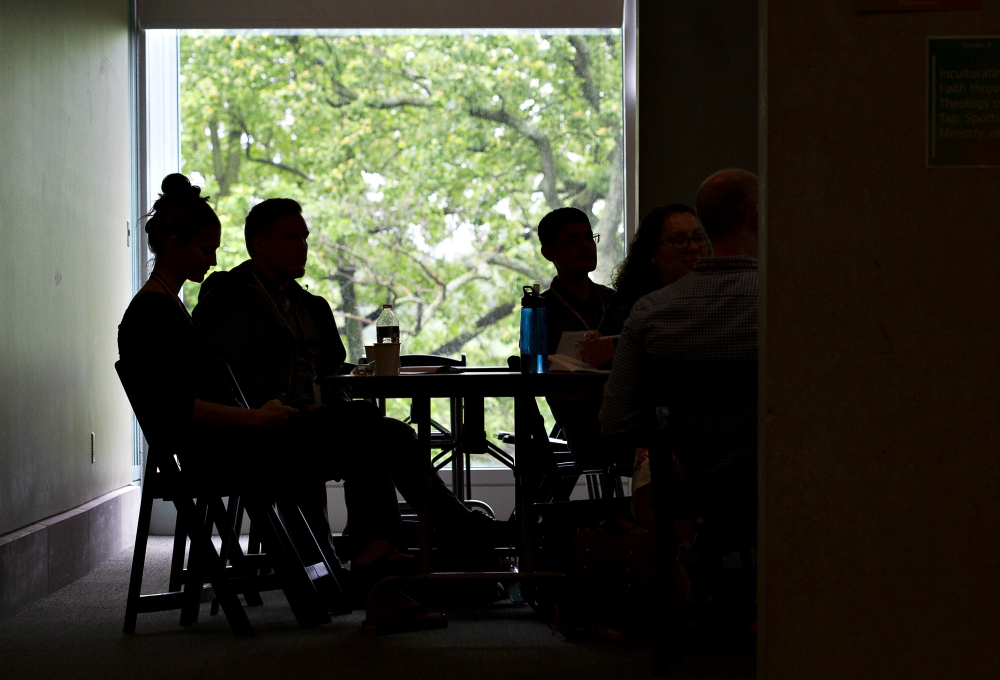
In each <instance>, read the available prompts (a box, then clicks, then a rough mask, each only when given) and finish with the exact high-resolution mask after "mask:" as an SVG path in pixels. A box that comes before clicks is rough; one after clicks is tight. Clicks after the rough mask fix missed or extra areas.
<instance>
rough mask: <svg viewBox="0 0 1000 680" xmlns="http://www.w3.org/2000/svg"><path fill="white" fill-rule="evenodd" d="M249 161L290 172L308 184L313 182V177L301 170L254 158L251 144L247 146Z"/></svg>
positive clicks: (265, 159)
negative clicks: (251, 153)
mask: <svg viewBox="0 0 1000 680" xmlns="http://www.w3.org/2000/svg"><path fill="white" fill-rule="evenodd" d="M247 160H248V161H253V162H254V163H262V164H264V165H270V166H272V167H275V168H278V169H279V170H284V171H285V172H290V173H291V174H293V175H297V176H299V177H301V178H302V179H304V180H306V181H307V182H309V181H312V177H310V176H309V175H307V174H306V173H304V172H302V171H301V170H298V169H296V168H293V167H291V166H290V165H285V164H284V163H277V162H275V161H272V160H269V159H267V158H254V157H253V156H251V155H250V145H249V144H247Z"/></svg>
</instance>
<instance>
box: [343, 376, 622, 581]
mask: <svg viewBox="0 0 1000 680" xmlns="http://www.w3.org/2000/svg"><path fill="white" fill-rule="evenodd" d="M607 378H608V374H607V373H597V372H586V373H584V372H581V373H544V374H521V373H515V372H513V371H501V370H496V371H492V370H486V371H483V370H475V369H473V370H461V369H456V370H455V372H454V373H452V372H449V373H434V374H412V373H411V374H405V375H399V376H370V377H356V376H335V377H330V378H326V379H324V384H325V385H326V384H328V385H330V386H331V387H338V388H350V389H351V390H352V393H353V394H354V397H355V398H387V399H410V400H412V410H411V412H412V414H413V421H414V423H415V424H416V426H417V439H418V441H419V442H420V446H421V448H422V449H423V450H424V451H426V454H425V455H423V456H421V460H422V465H421V485H420V489H421V497H420V505H421V507H420V508H418V515H419V519H420V562H421V571H422V573H423V574H425V575H426V574H429V573H430V559H431V550H430V548H431V522H430V516H429V505H430V499H429V495H430V493H429V489H430V475H431V468H432V465H431V445H430V437H431V426H430V419H431V399H434V398H453V397H513V398H514V433H515V435H516V439H517V442H516V444H515V445H514V457H515V458H514V461H515V464H514V475H515V478H517V479H519V480H520V484H518V487H519V493H518V497H517V498H516V499H515V507H516V508H517V517H518V518H519V520H520V523H521V535H522V543H521V563H520V568H519V571H520V573H521V574H529V575H530V574H531V573H532V572H533V571H534V567H535V565H534V559H535V555H534V548H535V524H536V523H537V517H536V516H535V509H534V498H533V496H532V494H533V491H534V489H535V488H537V486H538V484H537V469H538V462H539V460H538V459H539V456H542V455H546V454H548V453H549V451H550V450H549V442H548V435H547V434H546V432H545V424H544V422H543V421H542V416H541V414H540V413H539V412H538V407H537V405H536V404H535V397H541V396H581V395H593V394H599V393H600V392H601V389H602V387H603V385H604V383H605V381H606V380H607Z"/></svg>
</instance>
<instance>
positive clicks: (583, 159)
mask: <svg viewBox="0 0 1000 680" xmlns="http://www.w3.org/2000/svg"><path fill="white" fill-rule="evenodd" d="M148 33H149V34H150V35H151V36H152V35H153V34H171V35H176V33H175V32H173V31H149V32H148ZM178 51H179V58H178V62H179V75H178V78H179V93H180V105H179V128H180V169H181V171H182V172H184V173H185V174H187V175H189V176H190V177H191V178H192V179H193V181H195V183H197V184H201V185H203V186H204V188H205V193H207V194H208V195H210V196H211V197H212V203H213V205H214V207H215V209H216V211H217V212H218V214H219V217H220V219H221V221H222V224H223V239H222V248H221V250H220V253H219V267H220V268H221V269H229V268H231V267H232V266H234V265H236V264H238V263H239V262H241V261H243V260H244V259H246V257H247V254H246V249H245V246H244V242H243V234H242V226H243V221H244V217H245V215H246V213H247V212H248V211H249V209H250V208H251V207H252V206H253V205H254V204H256V203H257V202H259V201H261V200H263V199H265V198H270V197H277V196H286V197H292V198H295V199H296V200H298V201H299V202H300V203H302V205H303V208H304V215H305V217H306V220H307V222H308V224H309V226H310V229H311V231H312V236H311V237H310V244H311V245H310V260H309V265H308V269H307V273H306V277H305V278H304V279H303V280H302V281H301V283H303V284H304V285H306V286H307V287H308V288H309V290H310V291H311V292H314V293H317V294H320V295H322V296H323V297H325V298H326V299H327V300H328V301H329V302H330V304H331V307H332V308H333V310H334V314H335V315H336V317H337V322H338V325H339V327H340V329H341V333H342V336H343V340H344V344H345V346H346V347H347V349H348V360H349V361H356V360H357V358H358V356H360V355H362V354H363V353H364V349H363V346H364V344H366V343H370V342H372V341H373V340H374V321H375V318H376V317H377V316H378V313H379V311H380V310H381V305H382V304H383V303H392V304H393V306H394V310H395V312H396V314H397V316H398V317H399V318H400V325H401V341H402V343H403V351H404V352H405V353H426V354H446V355H457V354H458V353H460V352H464V353H466V354H467V355H468V357H469V362H470V363H471V364H474V365H504V364H505V362H506V358H507V357H508V356H509V355H511V354H516V353H517V340H518V302H519V299H520V290H521V286H522V285H524V284H530V283H534V282H538V283H541V284H542V287H543V288H545V287H547V285H548V282H549V280H550V279H551V278H552V276H554V274H555V272H554V270H553V268H552V267H551V265H550V264H549V263H548V262H547V261H545V260H544V259H543V258H542V257H541V255H540V254H539V252H538V251H539V244H538V241H537V236H536V234H535V231H534V230H535V227H536V225H537V223H538V220H539V219H540V218H541V217H542V216H543V215H544V214H545V213H546V212H548V211H549V210H551V209H553V208H555V207H559V206H563V205H573V206H576V207H578V208H580V209H582V210H584V211H585V212H587V213H588V214H589V215H590V216H591V221H592V224H593V226H594V231H595V233H598V234H600V243H599V258H598V260H599V265H598V270H597V272H595V274H594V276H593V278H594V279H595V280H597V281H598V282H602V283H603V282H607V281H608V280H609V279H610V276H611V274H612V270H613V267H614V266H615V265H616V264H617V263H618V262H620V260H621V259H622V257H623V254H624V249H625V228H624V224H625V222H624V219H623V215H624V211H625V205H624V204H625V197H626V195H627V192H626V188H625V172H624V158H625V142H624V139H625V128H624V125H623V120H624V115H623V114H624V104H623V76H622V73H623V55H622V36H621V31H620V30H619V29H594V30H572V31H568V30H552V29H548V30H545V31H531V30H516V31H515V30H504V31H499V30H489V31H483V30H476V31H460V30H378V31H376V30H371V31H356V30H353V31H350V30H309V31H241V32H233V31H182V32H180V37H179V49H178ZM172 63H177V62H172ZM150 133H151V136H150V139H153V138H155V134H153V133H154V131H152V130H151V131H150ZM151 174H153V173H152V171H151ZM159 177H162V174H160V175H159V176H158V177H150V179H151V180H152V181H153V182H158V178H159ZM152 195H155V194H152ZM197 292H198V290H197V286H196V285H193V284H191V283H189V284H188V285H187V286H186V288H185V291H184V296H185V299H186V301H187V303H188V304H189V305H190V306H193V305H194V303H195V302H196V300H197ZM492 401H493V402H494V403H491V404H488V406H487V408H488V410H489V412H488V413H487V432H488V433H489V434H493V433H495V432H496V431H497V430H498V429H509V425H510V423H511V420H512V418H511V413H510V411H511V406H510V405H509V404H507V403H506V401H507V400H492ZM436 406H438V405H436ZM440 407H441V411H442V413H441V415H442V417H444V414H445V412H446V411H445V408H446V406H445V405H444V404H441V405H440ZM435 410H436V411H437V408H436V409H435ZM390 414H391V415H396V416H402V415H405V412H404V407H403V405H402V404H398V405H395V406H394V407H390ZM546 415H548V414H546Z"/></svg>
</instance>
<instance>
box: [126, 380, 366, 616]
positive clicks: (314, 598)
mask: <svg viewBox="0 0 1000 680" xmlns="http://www.w3.org/2000/svg"><path fill="white" fill-rule="evenodd" d="M115 370H116V371H117V372H118V376H119V379H120V380H121V383H122V386H123V387H124V388H125V393H126V395H127V396H128V398H129V401H130V402H131V404H132V407H133V410H134V411H135V414H136V418H137V419H138V420H139V424H140V426H142V424H143V423H144V422H145V423H147V424H148V422H149V420H148V415H149V414H148V413H147V412H146V410H145V408H144V401H143V400H142V398H141V395H142V389H141V386H140V383H139V381H138V379H137V377H136V376H135V375H134V374H133V373H132V372H131V371H129V370H128V369H127V368H126V366H125V365H124V364H123V362H121V361H119V362H116V363H115ZM144 432H146V433H149V434H152V430H150V429H144ZM236 491H237V490H236V489H233V488H224V487H222V486H220V485H214V484H211V483H208V482H200V483H199V482H198V481H196V480H191V479H190V475H185V474H184V473H183V472H182V470H181V466H180V464H179V462H178V459H177V456H176V454H175V453H171V452H170V451H168V450H167V449H166V448H164V447H162V446H160V445H159V444H158V442H157V441H156V439H155V436H154V438H153V441H151V442H150V447H149V454H148V457H147V461H146V474H145V476H144V483H143V487H142V495H141V499H140V505H139V522H138V526H137V529H136V541H135V550H134V554H133V558H132V572H131V577H130V580H129V592H128V599H127V602H126V608H125V625H124V631H125V632H126V633H133V632H135V627H136V619H137V617H138V614H140V613H147V612H154V611H167V610H174V609H180V610H181V624H182V625H190V624H192V623H194V622H196V621H197V618H198V610H199V607H200V605H201V603H202V602H205V601H207V600H212V601H213V605H212V610H213V613H215V612H217V611H218V608H219V607H221V608H222V611H223V613H224V614H225V615H226V619H227V620H228V621H229V624H230V626H231V628H232V629H233V632H234V633H236V634H238V635H251V634H252V633H253V628H252V626H251V625H250V621H249V619H248V618H247V615H246V612H245V611H244V609H243V607H242V605H241V604H240V601H239V598H238V597H237V593H242V594H243V596H244V599H245V600H246V601H247V604H248V605H255V604H260V602H261V601H260V596H259V591H260V590H269V589H275V588H281V589H282V590H283V591H284V593H285V596H286V598H287V599H288V602H289V605H290V606H291V608H292V611H293V613H294V615H295V618H296V620H297V621H298V623H299V624H300V625H303V626H312V625H319V624H322V623H327V622H329V621H330V616H329V614H328V613H327V610H328V609H330V610H332V611H337V612H343V611H349V609H350V608H349V605H348V603H347V600H346V598H345V597H344V595H343V592H342V591H341V590H340V587H339V584H337V582H336V578H335V577H334V575H333V573H332V571H331V569H330V567H329V565H328V564H326V562H325V561H324V560H323V558H322V553H321V552H320V550H319V547H318V546H317V545H313V546H310V545H308V544H307V545H304V546H302V545H300V546H299V547H298V549H297V547H296V546H295V545H294V544H293V543H292V541H291V539H290V537H289V535H288V526H289V525H291V526H294V527H296V528H297V529H299V532H300V534H302V533H303V530H302V529H301V527H302V526H304V527H305V529H304V532H308V531H309V530H308V525H306V524H305V520H304V518H303V517H302V515H301V511H299V510H298V508H297V506H295V505H294V503H290V502H288V501H284V502H280V503H275V502H274V500H273V499H271V498H268V497H266V496H264V495H263V494H261V493H260V492H255V493H247V494H243V495H239V494H237V493H236ZM224 495H228V496H229V502H230V506H229V508H228V509H227V508H226V507H225V505H224V504H223V502H222V496H224ZM157 498H162V499H164V500H171V501H173V503H174V506H175V507H176V508H177V524H176V530H175V535H174V546H173V554H172V557H171V569H170V580H169V585H168V591H167V592H164V593H157V594H155V595H142V594H141V589H142V577H143V570H144V565H145V557H146V547H147V543H148V537H149V521H150V516H151V514H152V506H153V501H154V500H155V499H157ZM195 499H197V502H195ZM276 506H277V508H276ZM279 511H280V512H281V514H280V515H279ZM244 512H246V514H247V515H248V516H249V517H250V518H251V521H252V522H253V520H254V518H256V523H255V528H254V530H255V533H256V534H257V537H258V538H259V543H260V545H262V546H263V547H265V548H266V549H267V552H265V553H260V554H257V555H245V554H244V553H243V551H242V549H241V547H240V545H239V530H240V526H241V524H242V517H243V513H244ZM299 523H301V524H299ZM213 525H214V526H215V527H216V528H218V530H219V535H220V537H221V539H222V554H221V556H220V553H219V551H217V550H216V548H215V545H214V543H213V542H212V536H211V533H212V527H213ZM188 539H190V541H191V549H190V553H189V555H188V564H187V567H186V568H185V567H184V553H185V547H186V543H187V540H188ZM300 550H301V551H302V552H303V554H302V555H300ZM302 557H306V561H305V562H303V560H302ZM227 561H229V562H231V565H229V566H227V565H226V562H227ZM306 564H307V565H308V566H304V565H306ZM272 570H273V572H274V573H273V574H272V573H270V572H271V571H272ZM205 583H209V584H210V589H208V588H205V587H204V585H205ZM182 586H183V589H182Z"/></svg>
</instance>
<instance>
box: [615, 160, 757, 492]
mask: <svg viewBox="0 0 1000 680" xmlns="http://www.w3.org/2000/svg"><path fill="white" fill-rule="evenodd" d="M757 191H758V189H757V176H756V175H754V174H752V173H750V172H747V171H745V170H735V169H729V170H722V171H720V172H717V173H715V174H714V175H712V176H711V177H709V178H708V179H706V180H705V182H704V183H703V184H702V185H701V188H700V189H699V190H698V198H697V210H698V219H699V220H700V221H701V224H702V226H703V227H704V229H705V232H706V233H707V234H708V236H709V239H711V242H712V247H713V249H714V254H713V257H709V258H705V259H702V260H699V261H698V263H697V264H696V265H695V267H694V271H693V272H692V273H691V274H688V275H687V276H684V277H681V278H680V279H678V280H677V281H676V282H674V283H672V284H671V285H669V286H666V287H664V288H662V289H660V290H658V291H656V292H654V293H650V294H649V295H647V296H645V297H643V298H640V299H639V301H638V302H636V304H635V306H634V307H633V308H632V313H631V315H630V316H629V319H628V321H627V322H626V323H625V327H624V329H623V330H622V336H621V339H620V340H619V342H618V349H617V351H616V353H615V360H614V364H613V366H612V368H611V376H610V377H609V379H608V382H607V385H606V387H605V393H604V403H603V406H602V407H601V416H600V419H601V426H602V429H603V431H604V432H605V433H606V434H608V435H614V436H616V437H621V438H635V437H637V436H641V435H642V434H644V433H646V432H648V431H649V429H650V428H652V427H655V421H654V418H653V409H652V405H650V404H648V403H645V402H644V401H643V394H642V391H641V390H640V389H639V387H640V386H641V385H642V384H643V377H644V376H645V375H649V374H650V373H651V372H652V371H655V370H656V369H657V367H660V366H664V365H666V364H668V363H669V362H672V361H708V360H754V361H755V360H756V359H757V231H758V210H759V209H758V199H757ZM733 418H734V416H733V414H728V415H727V418H726V420H725V422H724V423H721V422H719V421H718V419H715V420H713V416H712V414H711V413H706V414H704V418H703V419H702V421H703V422H700V425H699V427H698V432H699V433H700V435H699V441H698V444H699V446H698V460H696V461H682V462H684V463H685V465H690V466H691V467H692V469H690V472H691V473H692V474H699V475H701V476H702V479H703V480H704V481H706V482H713V481H714V482H718V483H723V484H734V485H743V486H750V485H753V484H754V480H755V479H756V469H757V464H756V438H755V437H754V436H748V435H752V433H753V432H756V422H757V420H756V409H754V410H753V412H750V410H749V409H747V412H746V413H743V412H742V411H741V412H739V413H737V414H736V415H735V419H736V421H738V422H735V423H734V421H733ZM734 427H735V430H734V429H733V428H734ZM734 431H736V433H737V436H736V437H735V439H736V440H737V441H739V442H741V443H743V448H740V449H739V450H736V451H734V450H733V448H732V447H731V446H730V445H729V444H730V442H731V441H732V439H733V437H731V436H730V435H732V434H733V433H734Z"/></svg>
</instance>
